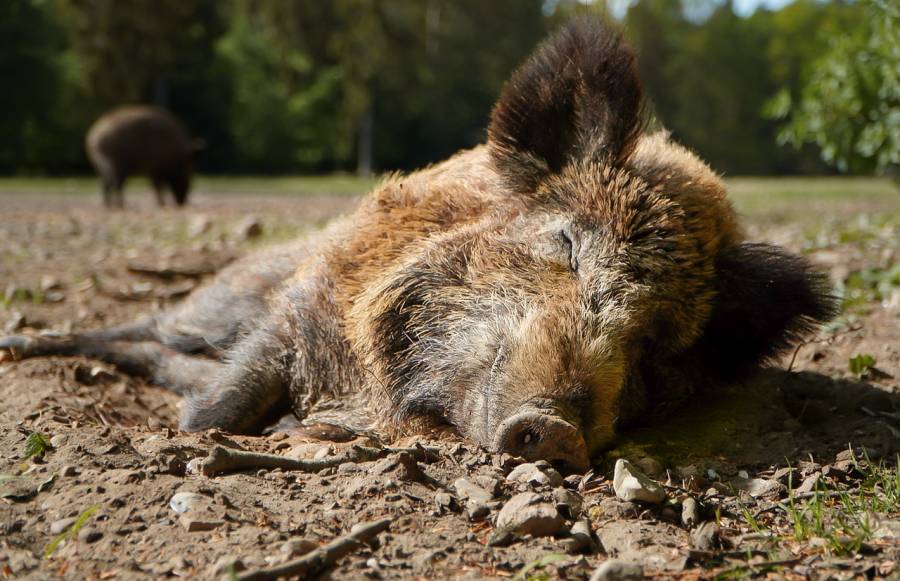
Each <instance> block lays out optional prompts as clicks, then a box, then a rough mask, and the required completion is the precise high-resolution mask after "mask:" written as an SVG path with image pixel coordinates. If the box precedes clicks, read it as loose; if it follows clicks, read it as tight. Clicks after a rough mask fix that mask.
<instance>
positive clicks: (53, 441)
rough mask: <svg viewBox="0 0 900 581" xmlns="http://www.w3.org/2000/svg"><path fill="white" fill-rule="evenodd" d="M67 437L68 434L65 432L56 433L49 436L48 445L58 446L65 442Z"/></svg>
mask: <svg viewBox="0 0 900 581" xmlns="http://www.w3.org/2000/svg"><path fill="white" fill-rule="evenodd" d="M68 439H69V438H68V436H66V435H65V434H56V435H55V436H53V437H52V438H50V446H51V447H53V448H60V447H62V446H64V445H65V444H66V440H68Z"/></svg>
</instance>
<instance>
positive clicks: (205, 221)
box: [187, 214, 213, 238]
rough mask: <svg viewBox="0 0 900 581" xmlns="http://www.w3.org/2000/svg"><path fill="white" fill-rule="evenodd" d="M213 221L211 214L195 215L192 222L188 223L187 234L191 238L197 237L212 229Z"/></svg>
mask: <svg viewBox="0 0 900 581" xmlns="http://www.w3.org/2000/svg"><path fill="white" fill-rule="evenodd" d="M212 227H213V222H212V220H210V219H209V216H204V215H203V214H200V215H198V216H194V217H193V218H192V219H191V221H190V223H189V224H188V228H187V234H188V236H190V237H191V238H197V237H198V236H202V235H203V234H206V233H207V232H209V231H210V230H212Z"/></svg>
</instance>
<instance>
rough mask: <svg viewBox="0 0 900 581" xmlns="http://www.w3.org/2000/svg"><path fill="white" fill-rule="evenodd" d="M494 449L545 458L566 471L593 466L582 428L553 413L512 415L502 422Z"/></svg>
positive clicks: (582, 470) (531, 411) (532, 458)
mask: <svg viewBox="0 0 900 581" xmlns="http://www.w3.org/2000/svg"><path fill="white" fill-rule="evenodd" d="M493 448H494V450H495V451H497V452H507V453H509V454H512V455H514V456H521V457H523V458H525V459H526V460H531V461H535V460H546V461H548V462H550V463H551V464H553V466H554V467H555V468H557V470H560V471H564V472H584V471H586V470H587V469H588V468H589V467H590V458H589V456H588V452H587V445H586V444H585V442H584V437H582V435H581V432H580V431H579V429H578V428H577V427H575V426H574V425H572V424H570V423H569V422H567V421H565V420H564V419H562V418H561V417H559V416H557V415H555V414H553V413H552V412H544V411H538V410H528V411H520V412H519V413H517V414H514V415H513V416H510V417H509V418H507V419H506V420H504V421H503V423H501V424H500V428H499V430H498V432H497V436H496V437H495V438H494V446H493Z"/></svg>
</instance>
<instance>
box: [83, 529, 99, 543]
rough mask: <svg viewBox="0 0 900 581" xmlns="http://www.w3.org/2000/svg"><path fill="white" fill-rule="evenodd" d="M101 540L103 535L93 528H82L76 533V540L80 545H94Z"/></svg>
mask: <svg viewBox="0 0 900 581" xmlns="http://www.w3.org/2000/svg"><path fill="white" fill-rule="evenodd" d="M102 538H103V533H101V532H100V531H98V530H97V529H94V528H90V527H84V528H82V529H81V530H80V531H78V540H79V541H81V542H82V543H87V544H91V543H96V542H97V541H99V540H100V539H102Z"/></svg>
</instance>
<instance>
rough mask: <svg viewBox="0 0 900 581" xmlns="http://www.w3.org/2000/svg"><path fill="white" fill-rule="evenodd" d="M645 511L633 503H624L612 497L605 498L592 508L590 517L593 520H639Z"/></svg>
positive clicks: (589, 512)
mask: <svg viewBox="0 0 900 581" xmlns="http://www.w3.org/2000/svg"><path fill="white" fill-rule="evenodd" d="M641 512H643V509H642V508H641V507H639V506H638V505H636V504H635V503H633V502H624V501H621V500H619V499H618V498H616V497H614V496H612V497H607V498H603V499H602V500H600V502H598V503H597V505H596V506H592V507H591V508H590V510H589V511H588V515H589V516H590V517H591V518H592V519H593V520H595V521H596V520H601V519H621V518H637V517H638V516H640V514H641Z"/></svg>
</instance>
